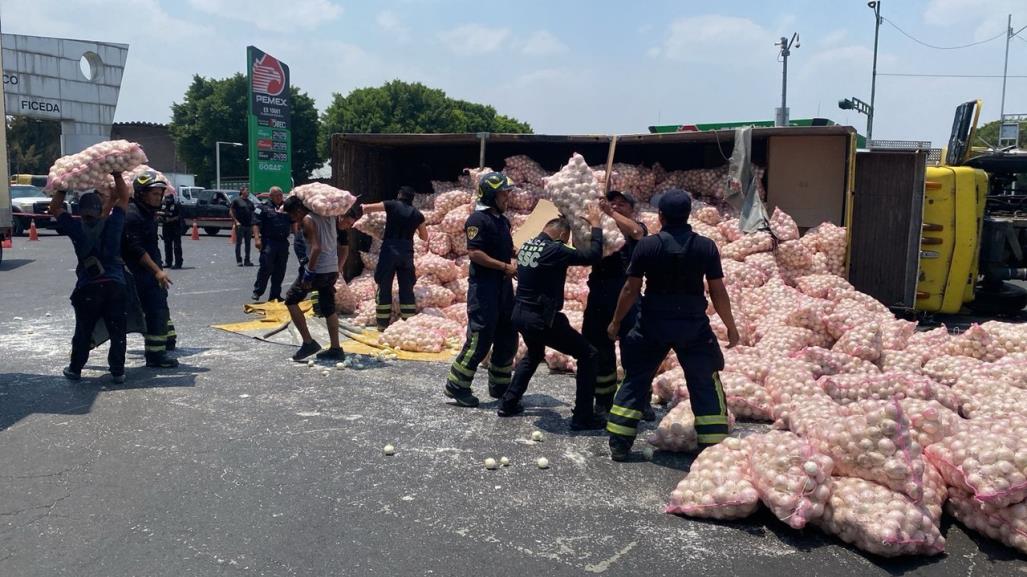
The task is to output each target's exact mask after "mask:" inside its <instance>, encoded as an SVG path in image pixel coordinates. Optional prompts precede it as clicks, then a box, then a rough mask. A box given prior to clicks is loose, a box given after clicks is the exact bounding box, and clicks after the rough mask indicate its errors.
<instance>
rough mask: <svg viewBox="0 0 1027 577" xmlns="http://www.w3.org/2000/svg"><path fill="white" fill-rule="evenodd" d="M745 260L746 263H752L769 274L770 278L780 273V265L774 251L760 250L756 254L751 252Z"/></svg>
mask: <svg viewBox="0 0 1027 577" xmlns="http://www.w3.org/2000/svg"><path fill="white" fill-rule="evenodd" d="M743 262H745V264H750V265H752V266H754V267H757V268H759V269H760V270H762V271H763V274H765V275H767V278H768V279H771V278H774V277H777V276H779V275H780V267H778V264H777V259H775V258H774V255H773V254H772V253H769V252H758V253H756V254H750V255H749V256H747V257H745V260H744V261H743Z"/></svg>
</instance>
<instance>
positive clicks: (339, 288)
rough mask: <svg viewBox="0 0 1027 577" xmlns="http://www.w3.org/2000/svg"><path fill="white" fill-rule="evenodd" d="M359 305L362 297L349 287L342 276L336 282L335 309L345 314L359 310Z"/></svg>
mask: <svg viewBox="0 0 1027 577" xmlns="http://www.w3.org/2000/svg"><path fill="white" fill-rule="evenodd" d="M359 305H360V299H359V298H357V295H355V294H354V293H353V291H351V290H350V289H349V285H348V284H346V281H344V280H342V278H341V277H340V278H339V280H338V281H336V282H335V310H336V311H338V312H340V313H342V314H344V315H349V314H353V313H355V312H357V307H358V306H359Z"/></svg>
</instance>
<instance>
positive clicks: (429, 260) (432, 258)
mask: <svg viewBox="0 0 1027 577" xmlns="http://www.w3.org/2000/svg"><path fill="white" fill-rule="evenodd" d="M414 269H415V271H416V273H417V276H419V277H420V276H423V275H432V276H434V277H435V278H436V279H438V281H439V282H440V283H442V284H445V283H448V282H452V281H454V280H456V279H457V278H458V277H459V276H460V267H458V266H456V263H454V262H453V261H451V260H449V259H445V258H442V257H441V256H439V255H437V254H433V253H428V254H424V255H420V256H418V257H417V258H415V259H414Z"/></svg>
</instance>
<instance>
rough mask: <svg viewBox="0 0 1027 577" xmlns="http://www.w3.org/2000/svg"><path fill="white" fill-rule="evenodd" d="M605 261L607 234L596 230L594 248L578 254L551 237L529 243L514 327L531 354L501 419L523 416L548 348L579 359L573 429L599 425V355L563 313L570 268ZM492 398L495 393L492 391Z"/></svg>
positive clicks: (520, 270) (520, 260)
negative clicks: (596, 406) (523, 404)
mask: <svg viewBox="0 0 1027 577" xmlns="http://www.w3.org/2000/svg"><path fill="white" fill-rule="evenodd" d="M602 256H603V230H602V229H601V228H593V229H592V237H591V241H590V243H589V246H588V248H587V249H585V250H576V249H574V248H571V247H570V246H567V245H566V244H564V243H562V242H560V241H558V240H554V239H552V238H550V237H549V235H547V234H546V233H545V232H542V233H541V234H539V235H538V236H536V237H535V238H534V239H531V240H529V241H527V242H525V243H524V244H523V245H522V246H521V249H520V251H519V252H518V253H517V294H516V297H515V299H514V307H513V325H514V327H515V328H516V329H517V332H519V333H520V334H521V337H522V338H523V339H524V344H525V346H526V347H527V349H528V353H527V354H526V355H524V356H523V357H522V358H521V360H520V362H518V363H517V366H516V367H515V368H514V374H513V380H512V381H511V383H510V386H509V388H507V389H506V392H505V393H503V396H502V402H501V403H500V414H501V415H506V414H513V413H517V412H520V411H521V408H520V406H519V405H520V400H521V397H523V396H524V392H525V391H526V390H527V389H528V382H529V381H530V380H531V377H532V376H533V375H534V374H535V370H536V369H537V368H538V366H539V364H540V363H542V361H544V360H545V354H546V347H551V348H553V349H556V350H557V351H560V352H561V353H564V354H567V355H570V356H572V357H574V358H575V359H577V362H578V363H577V364H578V370H577V374H576V377H575V380H576V389H575V396H574V417H573V421H572V422H573V423H579V424H581V425H582V426H587V424H588V423H589V422H591V421H592V419H593V411H592V401H593V396H594V394H595V392H594V388H595V382H596V349H595V347H593V346H592V345H591V344H589V342H588V341H587V340H586V339H585V337H583V336H582V335H581V333H579V332H578V331H576V330H574V328H573V327H571V324H570V322H569V321H568V320H567V315H565V314H563V312H561V311H562V310H563V294H564V285H566V283H567V267H570V266H585V265H594V264H596V263H598V262H599V260H600V259H601V258H602ZM490 392H491V391H490Z"/></svg>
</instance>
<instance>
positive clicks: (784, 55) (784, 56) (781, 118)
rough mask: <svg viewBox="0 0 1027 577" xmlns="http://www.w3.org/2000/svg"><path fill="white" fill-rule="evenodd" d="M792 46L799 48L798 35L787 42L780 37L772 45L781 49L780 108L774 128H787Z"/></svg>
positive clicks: (793, 35) (794, 35)
mask: <svg viewBox="0 0 1027 577" xmlns="http://www.w3.org/2000/svg"><path fill="white" fill-rule="evenodd" d="M792 45H795V47H796V48H798V47H799V33H798V32H796V33H795V34H792V39H791V40H789V39H787V38H785V37H784V36H782V37H781V41H780V42H778V43H776V44H774V46H780V47H781V54H780V56H781V64H782V67H781V108H779V109H778V111H777V114H776V115H775V121H774V125H775V126H788V57H789V56H790V55H791V53H792Z"/></svg>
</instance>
